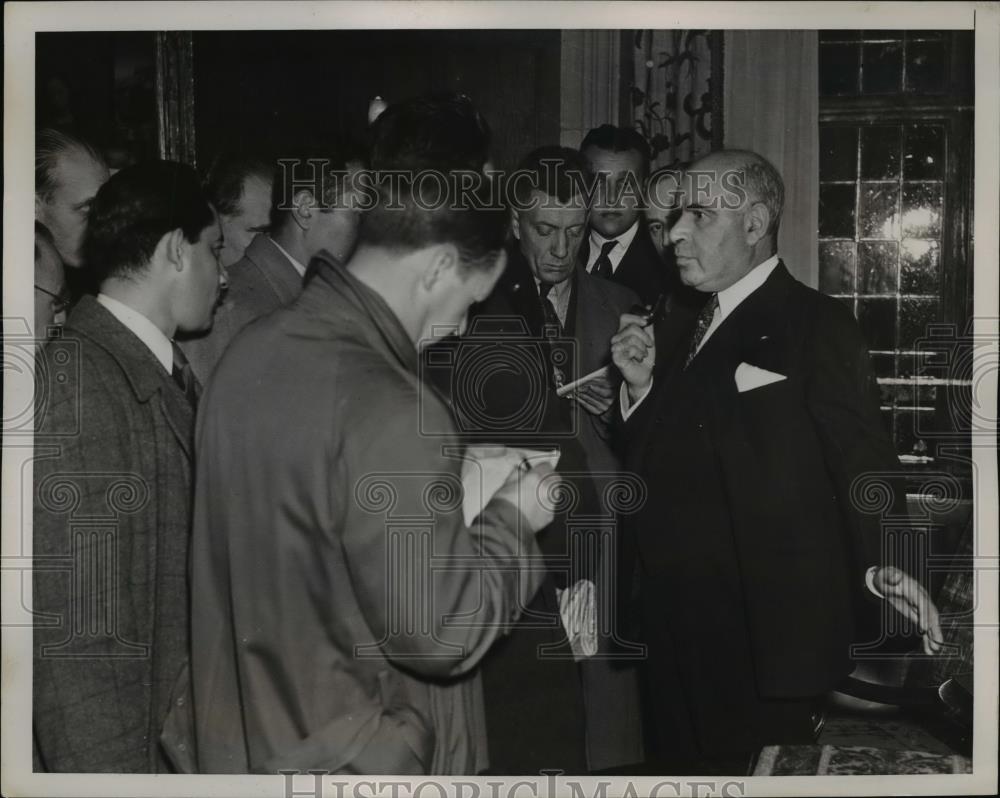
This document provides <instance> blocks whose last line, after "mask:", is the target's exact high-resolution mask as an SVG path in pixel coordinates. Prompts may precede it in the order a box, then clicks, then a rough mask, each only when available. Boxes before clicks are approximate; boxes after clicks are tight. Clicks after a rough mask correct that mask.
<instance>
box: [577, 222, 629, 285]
mask: <svg viewBox="0 0 1000 798" xmlns="http://www.w3.org/2000/svg"><path fill="white" fill-rule="evenodd" d="M638 230H639V220H638V219H636V220H635V222H634V223H633V224H632V226H631V227H630V228H629V229H628V230H626V231H625V232H624V233H622V234H621V235H620V236H616V237H615V238H605V237H604V236H602V235H601V234H600V233H598V232H597V231H596V230H594V229H593V228H591V229H590V252H588V253H587V271H588V272H590V271H593V269H594V264H595V263H596V262H597V259H598V258H599V257H600V256H601V249H602V248H603V247H604V245H605V244H606V243H608V242H609V241H617V242H618V246H616V247H615V248H614V249H612V250H611V251H610V252H609V253H608V260H609V261H611V273H612V274H614V273H615V272H616V271H617V270H618V264H619V263H621V262H622V258H624V257H625V253H626V252H628V248H629V247H630V246H632V239H634V238H635V234H636V232H638Z"/></svg>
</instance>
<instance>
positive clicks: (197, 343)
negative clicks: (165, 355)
mask: <svg viewBox="0 0 1000 798" xmlns="http://www.w3.org/2000/svg"><path fill="white" fill-rule="evenodd" d="M227 272H228V276H229V287H228V288H227V289H226V293H225V296H224V297H223V300H222V303H221V304H220V305H219V307H218V308H217V309H216V311H215V318H214V320H213V322H212V329H211V330H209V331H208V332H207V333H205V334H204V335H200V336H197V337H194V338H189V339H187V340H184V341H180V346H181V349H183V350H184V354H185V355H186V356H187V358H188V360H189V361H190V363H191V369H192V370H193V371H194V373H195V376H196V377H197V378H198V380H199V382H201V384H202V385H204V384H205V383H206V382H208V378H209V375H211V373H212V370H213V369H214V368H215V364H216V363H218V362H219V358H220V357H222V353H223V352H224V351H225V350H226V347H227V346H229V342H230V341H231V340H233V338H234V337H235V336H236V334H237V333H238V332H240V330H242V329H243V328H244V327H246V326H247V325H248V324H249V323H250V322H251V321H253V320H254V319H256V318H259V317H260V316H265V315H267V314H268V313H270V312H271V311H272V310H277V309H278V308H280V307H282V306H283V305H287V304H288V303H289V302H291V301H292V300H293V299H295V297H297V296H298V295H299V293H300V292H301V291H302V277H301V276H300V275H299V273H298V272H297V271H296V270H295V267H294V266H293V265H292V264H291V262H290V261H289V260H288V258H287V257H285V254H284V253H283V252H282V251H281V250H279V249H278V248H277V247H276V246H275V245H274V242H273V241H272V240H271V239H270V237H268V235H267V234H266V233H258V234H257V235H256V236H254V239H253V241H251V242H250V246H248V247H247V250H246V252H245V253H243V257H242V258H241V259H240V260H238V261H237V262H236V263H234V264H233V265H232V266H230V267H229V269H228V270H227Z"/></svg>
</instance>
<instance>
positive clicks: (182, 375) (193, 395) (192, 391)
mask: <svg viewBox="0 0 1000 798" xmlns="http://www.w3.org/2000/svg"><path fill="white" fill-rule="evenodd" d="M170 345H171V347H172V348H173V351H174V368H173V370H172V371H171V372H170V376H171V377H173V378H174V382H176V383H177V387H178V388H180V389H181V390H182V391H183V392H184V397H185V398H186V399H187V400H188V402H189V403H190V405H191V407H196V406H197V405H198V394H200V393H201V390H200V388H201V386H199V385H198V378H197V377H195V376H194V371H193V370H192V369H191V364H190V363H188V359H187V358H186V357H185V356H184V352H183V351H181V348H180V347H179V346H178V345H177V344H176V343H175V342H173V341H171V342H170Z"/></svg>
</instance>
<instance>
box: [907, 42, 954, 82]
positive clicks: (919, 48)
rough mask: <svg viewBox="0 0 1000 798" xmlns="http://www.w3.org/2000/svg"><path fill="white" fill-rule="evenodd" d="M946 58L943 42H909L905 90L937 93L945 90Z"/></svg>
mask: <svg viewBox="0 0 1000 798" xmlns="http://www.w3.org/2000/svg"><path fill="white" fill-rule="evenodd" d="M947 76H948V58H947V50H946V48H945V43H944V42H910V43H909V44H908V45H907V48H906V90H907V91H917V92H923V93H935V94H939V93H941V92H943V91H944V90H945V86H946V83H947Z"/></svg>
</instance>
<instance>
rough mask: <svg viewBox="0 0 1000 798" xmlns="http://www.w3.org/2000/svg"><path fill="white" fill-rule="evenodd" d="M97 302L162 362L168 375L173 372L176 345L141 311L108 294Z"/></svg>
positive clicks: (101, 296)
mask: <svg viewBox="0 0 1000 798" xmlns="http://www.w3.org/2000/svg"><path fill="white" fill-rule="evenodd" d="M97 301H98V303H100V304H101V305H103V306H104V307H105V308H106V309H107V311H108V313H110V314H111V315H112V316H114V317H115V318H116V319H118V321H120V322H121V323H122V324H124V325H125V326H126V327H127V328H128V329H129V331H130V332H131V333H132V334H133V335H134V336H135V337H136V338H138V339H139V340H140V341H142V342H143V343H144V344H145V345H146V348H147V349H149V351H150V352H152V353H153V356H154V357H155V358H156V359H157V360H158V361H160V365H161V366H163V368H165V369H166V370H167V374H171V373H172V372H173V370H174V345H173V344H172V343H171V342H170V339H169V338H167V336H165V335H164V334H163V331H162V330H161V329H160V328H159V327H157V326H156V325H155V324H153V322H151V321H150V320H149V319H147V318H146V317H145V316H143V315H142V314H141V313H140V312H139V311H137V310H133V309H132V308H130V307H129V306H128V305H126V304H124V303H123V302H120V301H119V300H117V299H115V298H114V297H110V296H108V295H107V294H98V295H97Z"/></svg>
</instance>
